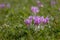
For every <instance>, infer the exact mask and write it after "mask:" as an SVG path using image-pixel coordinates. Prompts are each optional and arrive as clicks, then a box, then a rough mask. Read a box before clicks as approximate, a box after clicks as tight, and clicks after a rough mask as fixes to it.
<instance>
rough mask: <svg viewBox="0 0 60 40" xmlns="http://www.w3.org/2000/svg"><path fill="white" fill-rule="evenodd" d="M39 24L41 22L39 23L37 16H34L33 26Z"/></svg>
mask: <svg viewBox="0 0 60 40" xmlns="http://www.w3.org/2000/svg"><path fill="white" fill-rule="evenodd" d="M40 22H41V21H40V18H39V17H38V16H35V17H34V24H35V25H39V24H40Z"/></svg>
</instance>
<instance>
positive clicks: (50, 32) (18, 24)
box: [0, 0, 60, 40]
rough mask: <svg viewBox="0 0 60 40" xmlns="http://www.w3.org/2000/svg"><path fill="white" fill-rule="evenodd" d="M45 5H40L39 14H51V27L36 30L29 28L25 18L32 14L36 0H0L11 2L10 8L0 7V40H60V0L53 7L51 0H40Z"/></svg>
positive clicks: (0, 0) (1, 0)
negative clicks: (31, 8)
mask: <svg viewBox="0 0 60 40" xmlns="http://www.w3.org/2000/svg"><path fill="white" fill-rule="evenodd" d="M40 1H41V2H42V3H43V5H44V7H42V8H41V7H40V12H39V13H38V14H37V15H39V16H45V17H46V16H47V15H48V16H50V17H52V19H53V20H52V21H51V22H50V24H49V25H51V29H49V28H46V29H45V30H40V31H38V32H34V31H33V30H32V29H31V30H27V28H26V25H25V24H24V19H25V18H27V17H28V16H30V15H31V14H32V12H31V10H30V7H31V6H37V3H36V0H0V3H5V4H7V3H9V4H10V8H0V40H60V10H59V8H60V0H56V2H57V4H56V5H54V6H53V7H52V6H51V5H50V1H51V0H40Z"/></svg>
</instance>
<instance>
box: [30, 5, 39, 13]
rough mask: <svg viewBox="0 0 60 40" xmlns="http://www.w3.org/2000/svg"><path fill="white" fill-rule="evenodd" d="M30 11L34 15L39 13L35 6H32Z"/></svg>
mask: <svg viewBox="0 0 60 40" xmlns="http://www.w3.org/2000/svg"><path fill="white" fill-rule="evenodd" d="M31 11H32V12H33V13H35V14H36V13H38V12H39V8H38V7H36V6H32V7H31Z"/></svg>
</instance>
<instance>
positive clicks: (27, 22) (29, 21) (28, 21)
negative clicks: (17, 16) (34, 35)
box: [24, 19, 32, 25]
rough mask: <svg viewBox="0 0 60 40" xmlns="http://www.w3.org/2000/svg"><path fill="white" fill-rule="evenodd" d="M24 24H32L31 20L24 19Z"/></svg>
mask: <svg viewBox="0 0 60 40" xmlns="http://www.w3.org/2000/svg"><path fill="white" fill-rule="evenodd" d="M24 22H25V24H26V25H30V24H31V22H32V20H30V19H26V20H24Z"/></svg>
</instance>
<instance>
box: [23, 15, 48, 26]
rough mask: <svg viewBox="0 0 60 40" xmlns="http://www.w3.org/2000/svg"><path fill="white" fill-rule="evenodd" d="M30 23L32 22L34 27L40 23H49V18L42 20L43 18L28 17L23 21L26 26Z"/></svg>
mask: <svg viewBox="0 0 60 40" xmlns="http://www.w3.org/2000/svg"><path fill="white" fill-rule="evenodd" d="M32 21H33V22H34V25H39V24H42V23H43V24H46V23H48V22H49V18H48V17H46V18H44V17H43V16H29V17H28V19H26V20H24V22H25V23H26V24H27V25H30V24H32Z"/></svg>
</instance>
